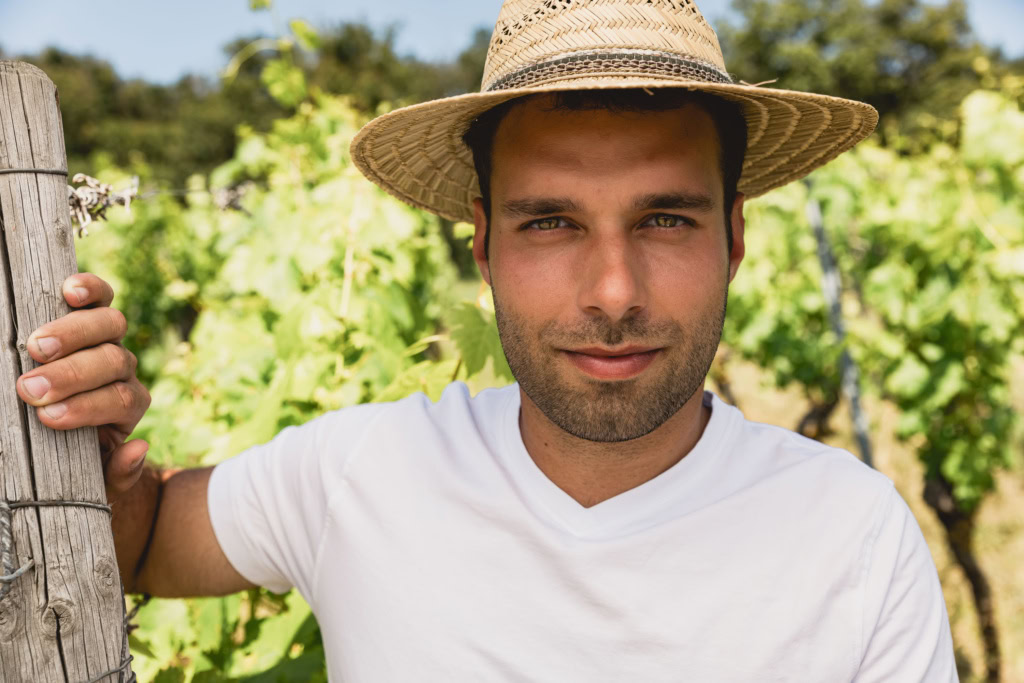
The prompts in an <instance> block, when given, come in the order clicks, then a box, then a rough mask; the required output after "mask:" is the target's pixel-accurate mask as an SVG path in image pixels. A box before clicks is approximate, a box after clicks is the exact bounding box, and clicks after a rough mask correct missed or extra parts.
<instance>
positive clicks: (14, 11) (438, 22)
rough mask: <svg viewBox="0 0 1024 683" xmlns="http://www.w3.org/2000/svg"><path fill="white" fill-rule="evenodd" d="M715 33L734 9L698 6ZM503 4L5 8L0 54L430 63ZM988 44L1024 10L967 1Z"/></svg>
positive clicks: (131, 64) (387, 1)
mask: <svg viewBox="0 0 1024 683" xmlns="http://www.w3.org/2000/svg"><path fill="white" fill-rule="evenodd" d="M699 4H700V7H701V9H702V10H703V11H704V13H705V15H706V16H707V17H708V19H709V20H711V22H712V23H714V22H715V20H716V19H719V18H721V17H723V16H725V15H726V12H727V9H728V6H729V0H699ZM500 6H501V0H433V1H432V2H425V1H424V0H373V1H369V0H276V2H275V3H274V12H273V13H269V12H265V11H263V12H252V11H250V10H249V8H248V7H249V3H248V0H204V1H200V0H134V2H124V0H120V1H115V0H91V1H90V2H82V1H81V0H0V48H2V49H3V50H4V52H5V54H7V55H11V54H18V53H31V52H36V51H38V50H40V49H41V48H43V47H45V46H48V45H55V46H58V47H61V48H63V49H65V50H68V51H70V52H74V53H79V54H86V53H87V54H92V55H94V56H97V57H100V58H102V59H106V60H108V61H110V62H111V63H112V64H113V65H114V67H115V68H116V69H117V72H118V73H119V74H120V75H121V76H123V77H126V78H130V77H143V78H146V79H149V80H151V81H157V82H164V83H166V82H173V81H175V80H177V79H178V78H179V77H180V76H182V75H183V74H185V73H189V72H192V73H199V74H204V75H213V74H215V73H216V72H217V71H218V69H220V68H222V67H223V66H224V64H225V63H226V61H227V58H226V57H225V56H224V53H223V52H222V51H221V47H222V46H223V45H224V44H225V43H226V42H228V41H229V40H231V39H232V38H234V37H237V36H239V35H243V34H245V35H251V34H255V33H261V32H262V33H265V34H269V35H278V34H280V33H281V32H283V27H284V26H286V25H287V22H288V20H289V19H292V18H296V17H300V18H304V19H307V20H309V21H310V22H312V23H313V24H314V25H330V24H335V23H338V22H340V21H343V20H353V19H355V20H365V21H368V22H369V23H370V24H371V25H373V26H377V27H384V26H387V25H389V24H397V25H398V26H399V27H400V33H399V38H398V45H399V49H400V51H402V52H403V53H412V54H416V55H418V56H420V57H422V58H424V59H446V58H450V57H452V56H454V55H455V54H458V52H459V51H460V50H461V49H462V48H463V47H465V45H466V44H467V43H468V41H469V37H470V35H471V34H472V31H473V29H475V28H477V27H479V26H486V27H487V28H491V27H493V26H494V20H495V18H496V17H497V14H498V8H499V7H500ZM968 7H969V8H970V13H971V20H972V23H973V25H974V27H975V29H976V31H977V32H978V34H979V35H980V36H981V38H982V39H983V40H985V41H986V42H988V43H990V44H994V45H1000V46H1002V47H1003V49H1004V50H1005V51H1006V52H1007V53H1008V54H1010V55H1014V56H1016V55H1024V31H1022V29H1021V27H1024V0H968Z"/></svg>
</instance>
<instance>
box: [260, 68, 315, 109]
mask: <svg viewBox="0 0 1024 683" xmlns="http://www.w3.org/2000/svg"><path fill="white" fill-rule="evenodd" d="M260 81H262V83H263V85H265V86H266V87H267V91H268V92H269V93H270V96H271V97H273V98H274V99H275V100H277V101H278V102H280V103H281V104H283V105H284V106H286V107H294V106H296V105H297V104H298V103H299V102H301V101H302V100H304V99H305V98H306V77H305V76H304V75H303V73H302V70H301V69H299V68H298V67H297V66H295V65H294V64H292V63H291V62H290V61H289V60H286V59H283V58H278V59H272V60H270V61H269V62H267V64H266V66H264V67H263V73H261V74H260Z"/></svg>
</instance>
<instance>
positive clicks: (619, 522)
mask: <svg viewBox="0 0 1024 683" xmlns="http://www.w3.org/2000/svg"><path fill="white" fill-rule="evenodd" d="M705 403H706V404H708V405H709V406H711V408H712V414H711V420H710V422H709V423H708V425H707V428H706V429H705V431H704V434H703V436H702V437H701V439H700V441H699V442H698V443H697V445H696V447H694V449H693V450H692V451H691V452H690V453H689V454H687V455H686V457H684V458H683V459H682V460H680V461H679V463H678V464H676V465H675V466H673V467H672V468H670V469H669V470H668V471H666V472H664V473H663V474H661V475H659V476H658V477H656V478H654V479H652V480H650V481H648V482H646V483H644V484H642V485H641V486H638V487H636V488H634V489H632V490H630V491H627V492H625V493H622V494H620V495H618V496H615V497H614V498H611V499H609V500H607V501H604V502H602V503H599V504H598V505H595V506H593V507H590V508H584V507H582V506H580V505H579V504H578V503H577V502H576V501H575V500H573V499H572V498H571V497H570V496H568V495H567V494H566V493H565V492H563V491H562V490H561V489H559V488H558V487H557V486H556V485H555V484H554V483H552V482H551V481H550V480H549V479H548V478H547V477H546V476H545V475H544V474H543V473H542V472H541V471H540V469H538V468H537V466H536V465H535V464H534V462H533V460H532V459H531V458H530V455H529V453H527V451H526V448H525V447H524V445H523V441H522V438H521V436H520V431H519V424H518V416H519V405H520V397H519V389H518V387H517V386H515V385H513V386H511V387H507V388H504V389H494V390H487V391H483V392H481V393H480V394H479V395H477V396H476V397H475V398H470V396H469V392H468V391H467V389H466V387H465V386H464V385H462V384H461V383H458V384H453V385H452V386H450V387H449V388H448V389H447V390H446V391H445V393H444V396H443V397H442V398H441V400H440V401H439V402H438V403H436V404H435V403H431V402H430V401H429V400H428V399H427V398H426V397H425V396H423V395H422V394H419V395H415V396H412V397H410V398H407V399H405V400H403V401H399V402H397V403H390V404H369V405H363V406H357V407H353V408H346V409H343V410H340V411H336V412H332V413H329V414H327V415H324V416H322V417H319V418H317V419H315V420H313V421H311V422H309V423H307V424H306V425H303V426H302V427H290V428H288V429H285V430H283V431H282V432H281V433H280V434H279V435H278V436H277V437H276V438H275V439H274V440H273V441H271V442H270V443H269V444H266V445H264V446H258V447H255V448H252V449H250V450H248V451H247V452H245V453H244V454H242V455H240V456H238V457H236V458H232V459H231V460H228V461H226V462H224V463H222V464H220V465H219V466H218V467H217V468H216V469H215V471H214V473H213V476H212V479H211V481H210V488H209V505H210V517H211V520H212V522H213V528H214V530H215V533H216V535H217V539H218V541H219V542H220V545H221V547H222V548H223V549H224V552H225V554H226V555H227V557H228V559H229V560H230V561H231V563H232V564H233V565H234V566H235V567H236V568H237V569H238V571H239V572H240V573H241V574H242V575H243V576H245V577H246V578H248V579H249V580H250V581H252V582H253V583H256V584H260V585H263V586H266V587H267V588H270V589H272V590H275V591H285V590H287V589H288V588H291V587H292V586H296V587H297V588H298V589H299V591H300V592H301V593H302V595H303V596H304V597H305V598H306V600H307V601H308V602H309V603H310V605H311V606H312V608H313V610H314V612H315V614H316V616H317V619H318V621H319V623H320V627H321V629H322V633H323V638H324V644H325V646H326V652H327V659H328V671H329V672H330V676H331V680H332V681H345V682H346V683H391V682H395V683H408V682H410V681H459V682H461V681H503V682H504V681H524V682H526V681H529V682H531V683H533V682H537V681H543V682H551V683H568V682H575V681H586V682H588V683H597V682H602V681H616V682H618V681H626V682H630V683H632V682H662V681H695V682H700V683H706V682H715V681H756V682H757V683H766V682H768V681H809V682H814V683H827V682H832V681H856V682H857V683H866V682H868V681H879V682H881V681H885V682H886V683H891V682H897V683H904V682H917V681H927V682H928V683H933V682H936V681H938V682H942V683H945V682H947V681H956V680H957V675H956V669H955V666H954V661H953V647H952V641H951V638H950V631H949V622H948V618H947V616H946V608H945V603H944V601H943V596H942V590H941V588H940V586H939V581H938V576H937V573H936V570H935V565H934V564H933V562H932V558H931V555H930V554H929V552H928V547H927V546H926V545H925V542H924V539H923V537H922V535H921V531H920V529H919V528H918V525H917V523H916V522H915V520H914V518H913V516H912V515H911V513H910V511H909V509H908V508H907V506H906V504H905V503H904V501H903V499H902V498H901V497H900V496H899V494H898V493H897V492H896V491H895V489H894V488H893V485H892V483H891V482H890V481H889V480H888V479H887V478H886V477H884V476H883V475H881V474H879V473H877V472H875V471H874V470H871V469H870V468H868V467H866V466H864V465H863V464H862V463H861V462H860V461H859V460H857V459H856V458H854V457H853V456H852V455H850V454H849V453H846V452H845V451H840V450H837V449H834V448H829V447H827V446H824V445H822V444H820V443H817V442H815V441H811V440H809V439H805V438H803V437H801V436H798V435H796V434H794V433H792V432H790V431H787V430H785V429H781V428H778V427H773V426H768V425H763V424H757V423H753V422H748V421H747V420H745V419H744V417H743V415H742V414H741V413H740V412H739V411H738V410H737V409H735V408H733V407H731V406H729V405H727V404H725V403H722V402H721V401H720V400H719V399H717V398H716V397H713V396H712V394H710V393H708V394H705Z"/></svg>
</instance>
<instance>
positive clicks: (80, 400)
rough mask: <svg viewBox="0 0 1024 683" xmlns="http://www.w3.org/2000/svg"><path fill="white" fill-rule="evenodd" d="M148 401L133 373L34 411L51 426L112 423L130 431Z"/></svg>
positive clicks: (73, 426) (64, 427) (123, 430)
mask: <svg viewBox="0 0 1024 683" xmlns="http://www.w3.org/2000/svg"><path fill="white" fill-rule="evenodd" d="M150 401H151V399H150V396H149V392H148V391H146V388H145V387H144V386H142V384H141V383H140V382H139V381H138V380H137V379H135V378H134V377H133V378H132V379H130V380H126V381H117V382H113V383H111V384H108V385H106V386H103V387H100V388H99V389H93V390H92V391H86V392H84V393H79V394H75V395H73V396H70V397H68V398H66V399H64V400H63V401H58V402H57V403H50V404H48V405H46V406H42V407H39V408H36V415H38V416H39V421H40V422H42V423H43V424H44V425H46V426H47V427H50V428H52V429H75V428H77V427H85V426H99V425H111V426H113V427H114V428H115V429H117V431H119V432H122V433H124V434H131V432H132V431H133V430H134V429H135V425H137V424H138V423H139V420H141V419H142V415H143V414H144V413H145V412H146V409H147V408H149V404H150Z"/></svg>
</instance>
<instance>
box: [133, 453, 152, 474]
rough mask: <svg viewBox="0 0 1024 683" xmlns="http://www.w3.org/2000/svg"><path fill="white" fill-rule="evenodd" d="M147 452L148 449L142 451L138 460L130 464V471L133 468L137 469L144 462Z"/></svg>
mask: <svg viewBox="0 0 1024 683" xmlns="http://www.w3.org/2000/svg"><path fill="white" fill-rule="evenodd" d="M148 453H149V451H146V452H145V453H143V454H142V455H140V456H139V458H138V460H136V461H135V463H134V464H132V472H134V471H135V470H137V469H139V468H140V467H142V464H143V463H144V462H146V455H147V454H148Z"/></svg>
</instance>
